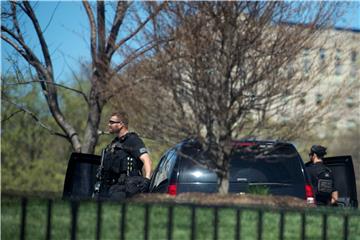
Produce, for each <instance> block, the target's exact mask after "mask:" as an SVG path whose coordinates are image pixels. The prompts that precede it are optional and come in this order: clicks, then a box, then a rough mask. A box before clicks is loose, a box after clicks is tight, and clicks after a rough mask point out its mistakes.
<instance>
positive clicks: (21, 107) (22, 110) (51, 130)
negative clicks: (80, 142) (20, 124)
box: [2, 99, 71, 142]
mask: <svg viewBox="0 0 360 240" xmlns="http://www.w3.org/2000/svg"><path fill="white" fill-rule="evenodd" d="M3 100H4V101H6V102H8V103H10V104H12V105H14V106H15V107H16V108H18V109H19V111H21V112H24V113H26V114H29V115H30V116H31V117H32V119H34V120H35V122H37V124H39V126H40V127H42V128H44V129H46V130H47V131H48V132H50V134H51V135H55V136H59V137H62V138H65V139H66V140H68V141H69V142H71V141H70V139H69V137H68V136H66V135H64V134H62V133H58V132H56V131H54V130H53V129H51V128H50V127H49V126H46V125H45V124H44V123H43V122H41V121H40V119H39V118H38V117H37V116H36V114H35V113H33V112H32V111H30V110H28V109H27V108H25V107H23V106H21V105H19V104H17V103H14V102H12V101H10V100H9V99H3ZM14 115H15V114H12V116H14ZM12 116H11V117H12ZM8 119H10V118H9V117H8V118H7V119H6V120H8ZM2 122H3V121H2Z"/></svg>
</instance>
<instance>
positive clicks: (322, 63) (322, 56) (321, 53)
mask: <svg viewBox="0 0 360 240" xmlns="http://www.w3.org/2000/svg"><path fill="white" fill-rule="evenodd" d="M319 57H320V67H324V66H325V49H324V48H320V50H319Z"/></svg>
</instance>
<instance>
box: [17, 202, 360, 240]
mask: <svg viewBox="0 0 360 240" xmlns="http://www.w3.org/2000/svg"><path fill="white" fill-rule="evenodd" d="M28 202H29V199H28V198H25V197H23V198H21V214H20V215H21V217H20V218H21V220H20V236H19V237H20V239H21V240H23V239H25V238H26V234H25V233H26V231H27V209H28ZM46 202H47V213H46V226H44V228H45V239H47V240H50V239H51V238H52V234H51V232H52V217H53V214H54V213H53V202H54V200H53V199H46ZM68 203H69V204H70V209H71V214H70V216H71V221H70V222H71V224H70V229H69V231H70V237H71V239H72V240H75V239H77V226H78V212H79V206H80V205H81V204H82V202H81V201H69V202H68ZM94 204H96V230H95V233H96V236H94V237H95V239H97V240H98V239H101V233H102V224H101V223H102V220H103V219H102V217H103V205H104V204H107V202H101V201H98V202H96V203H94ZM118 204H119V206H120V211H121V215H120V219H119V230H120V234H119V236H120V239H126V234H125V232H126V222H127V210H128V207H129V206H130V205H134V204H133V203H129V202H121V203H118ZM156 204H157V203H141V205H142V206H143V211H144V215H143V216H144V219H143V221H144V225H143V231H139V239H141V238H142V239H145V240H148V239H149V223H150V221H151V219H150V208H151V207H152V206H154V205H156ZM157 205H158V204H157ZM179 206H182V207H186V208H189V209H190V215H189V217H190V219H189V222H190V224H189V227H190V229H189V236H188V237H189V239H191V240H194V239H197V236H196V234H197V226H196V218H197V211H198V210H199V209H201V208H207V209H210V210H211V211H212V215H213V219H212V220H211V221H210V222H209V226H208V228H209V231H212V238H213V239H214V240H217V239H219V231H218V226H219V210H222V209H232V210H234V211H235V225H234V226H235V229H233V231H234V232H235V234H234V238H235V239H236V240H238V239H241V231H242V230H243V229H242V228H243V226H242V225H241V217H242V212H243V211H245V210H246V211H254V212H256V213H257V223H256V237H255V238H256V239H259V240H260V239H268V238H267V237H266V236H264V231H263V229H264V222H263V215H264V213H266V212H272V213H277V214H279V225H278V231H279V232H278V235H277V236H278V239H280V240H283V239H284V232H285V231H284V224H285V215H286V214H289V213H294V214H298V215H299V216H300V219H301V220H300V225H301V226H300V236H299V239H306V235H305V234H306V230H307V229H306V228H307V224H306V218H307V215H308V214H310V213H311V214H317V215H320V216H322V218H321V219H322V223H321V226H322V230H321V239H328V235H327V233H328V216H329V215H336V216H337V217H340V218H342V219H343V221H342V222H343V224H342V228H341V231H342V234H341V236H342V239H345V240H347V239H349V218H352V217H355V218H356V219H358V220H359V221H360V218H359V216H360V213H359V211H358V210H356V209H345V208H342V209H339V208H337V209H335V208H281V207H266V206H229V205H223V206H219V205H216V206H215V205H213V206H211V205H197V204H188V203H187V204H178V203H165V204H161V207H164V208H167V216H165V217H166V218H167V219H166V238H167V239H174V236H173V228H174V226H173V223H174V218H175V217H176V216H174V208H176V207H179ZM356 226H358V227H360V225H359V224H357V225H356ZM141 235H142V237H141ZM355 235H357V233H355Z"/></svg>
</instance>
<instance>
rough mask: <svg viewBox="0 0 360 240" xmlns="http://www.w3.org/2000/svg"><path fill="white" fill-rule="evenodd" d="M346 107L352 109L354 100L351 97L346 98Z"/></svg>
mask: <svg viewBox="0 0 360 240" xmlns="http://www.w3.org/2000/svg"><path fill="white" fill-rule="evenodd" d="M346 106H347V107H348V108H352V107H354V98H353V97H351V96H350V97H347V98H346Z"/></svg>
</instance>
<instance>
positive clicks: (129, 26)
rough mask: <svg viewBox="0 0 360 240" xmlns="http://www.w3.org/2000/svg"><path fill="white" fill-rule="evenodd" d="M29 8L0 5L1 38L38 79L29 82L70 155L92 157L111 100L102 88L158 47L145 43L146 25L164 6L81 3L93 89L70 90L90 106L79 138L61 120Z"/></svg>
mask: <svg viewBox="0 0 360 240" xmlns="http://www.w3.org/2000/svg"><path fill="white" fill-rule="evenodd" d="M33 5H34V4H32V3H31V2H28V1H10V2H8V3H5V4H3V7H2V12H1V15H2V25H1V32H2V34H1V38H2V40H3V41H4V42H6V43H7V44H9V45H10V46H11V47H12V48H13V49H14V50H16V52H17V53H18V54H20V56H22V58H23V59H24V60H25V61H26V62H27V63H28V64H30V65H31V67H32V69H33V70H34V71H35V72H36V79H35V80H34V81H32V82H38V83H39V84H40V85H41V89H42V93H43V94H44V96H45V99H46V102H47V105H48V107H49V111H50V112H51V114H52V116H53V118H54V120H55V121H56V123H57V125H58V126H59V127H60V128H61V130H62V132H63V133H62V134H61V135H62V136H63V137H65V138H66V139H67V140H68V141H69V142H70V143H71V145H72V147H73V149H74V151H77V152H83V153H92V152H94V149H95V146H96V144H97V141H98V127H99V123H100V119H101V112H102V109H103V108H104V106H105V104H106V103H107V102H108V100H109V99H110V98H111V94H108V93H107V91H106V87H107V86H108V85H109V84H111V82H112V81H113V80H114V76H116V75H117V74H118V73H121V71H123V70H124V69H126V67H127V66H128V64H130V63H131V62H133V61H136V60H137V59H138V58H139V57H140V56H142V55H144V54H146V53H147V52H148V51H150V50H151V49H153V48H154V47H155V46H156V44H157V41H156V40H154V39H150V37H149V36H150V35H149V34H147V35H146V36H147V37H143V34H144V33H145V32H148V31H149V32H152V30H151V29H150V30H149V28H151V27H152V25H151V24H150V23H151V21H152V20H153V18H154V17H155V16H156V15H157V14H158V13H159V11H160V10H161V9H162V8H163V7H164V6H165V5H166V4H165V3H161V4H156V3H147V4H142V3H131V2H126V1H119V2H113V3H106V2H104V1H98V2H96V3H93V4H92V3H89V2H88V1H83V6H84V9H85V11H86V14H87V17H88V20H89V26H90V36H89V39H90V41H89V42H90V51H91V64H92V66H91V75H90V79H89V81H90V85H91V87H90V91H89V93H83V92H81V91H80V90H75V89H72V90H75V91H77V92H81V94H82V95H83V96H84V99H85V101H86V103H87V105H88V115H87V124H86V127H85V130H84V135H83V136H79V130H78V129H75V128H74V127H73V125H72V124H71V122H69V121H68V120H67V119H66V118H65V116H64V114H63V113H62V111H61V107H60V106H59V100H58V92H57V87H59V84H56V83H55V78H54V69H53V62H52V56H51V51H50V49H49V46H48V44H47V41H46V39H45V37H44V30H43V28H42V27H41V25H40V23H39V20H38V17H37V15H36V11H35V10H34V7H33ZM106 8H107V11H108V12H111V10H114V11H113V12H112V13H113V16H114V17H113V20H112V21H107V19H106V15H107V14H106ZM108 15H110V14H108ZM24 18H26V20H29V21H30V23H31V26H32V27H33V29H34V30H35V32H36V36H37V39H38V44H39V45H40V46H41V51H40V54H37V53H36V52H35V51H34V50H33V49H32V48H31V46H30V45H29V39H26V37H25V34H24V32H25V29H24V25H23V24H22V22H21V20H23V19H24ZM144 36H145V35H144ZM116 54H120V60H119V61H116V62H115V61H114V60H113V58H114V55H116ZM69 89H70V88H69ZM117 94H121V92H118V93H117Z"/></svg>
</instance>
